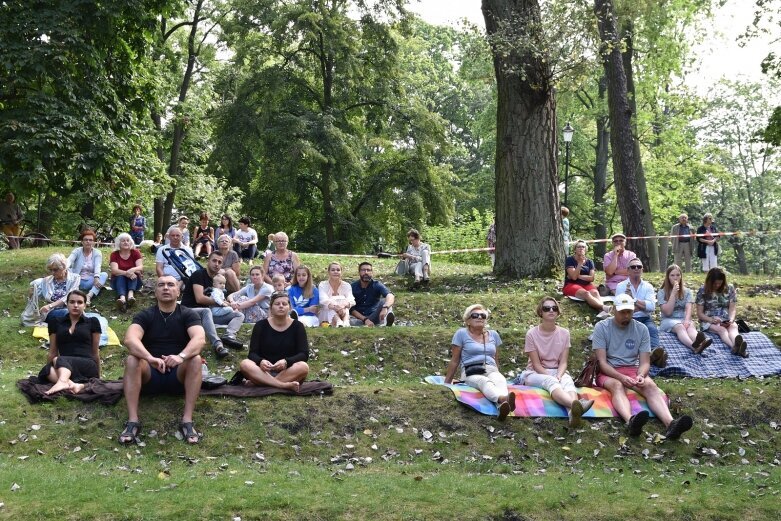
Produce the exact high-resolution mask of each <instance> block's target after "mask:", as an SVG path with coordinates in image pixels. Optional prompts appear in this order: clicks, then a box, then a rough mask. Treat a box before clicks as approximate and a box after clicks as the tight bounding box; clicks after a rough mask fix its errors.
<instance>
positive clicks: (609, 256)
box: [602, 250, 637, 293]
mask: <svg viewBox="0 0 781 521" xmlns="http://www.w3.org/2000/svg"><path fill="white" fill-rule="evenodd" d="M614 255H615V253H613V251H612V250H611V251H609V252H607V253H606V254H605V258H604V259H603V265H602V268H603V269H604V268H605V267H607V266H609V265H610V264H611V263H612V262H613V256H614ZM635 258H637V255H635V252H633V251H629V250H624V253H622V254H621V256H620V257H619V258H618V265H617V266H616V269H617V270H625V269H627V268H628V267H629V261H631V260H632V259H635ZM628 278H629V276H628V275H616V274H615V273H614V274H613V275H608V274H607V273H605V286H607V287H608V288H609V289H610V291H611V292H613V293H615V291H616V286H618V283H619V282H623V281H625V280H626V279H628Z"/></svg>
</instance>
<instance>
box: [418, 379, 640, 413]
mask: <svg viewBox="0 0 781 521" xmlns="http://www.w3.org/2000/svg"><path fill="white" fill-rule="evenodd" d="M425 381H426V383H429V384H433V385H443V386H445V387H449V388H450V390H451V391H453V395H454V396H455V398H456V400H457V401H459V402H461V403H463V404H464V405H466V406H467V407H470V408H472V409H474V410H475V411H477V412H479V413H481V414H485V415H488V416H498V415H499V411H498V409H497V407H496V404H494V403H493V402H490V401H488V400H487V399H486V398H485V397H484V396H483V393H481V392H480V391H478V390H477V389H475V388H474V387H469V386H468V385H464V384H445V378H444V377H442V376H427V377H426V378H425ZM507 387H508V388H509V389H510V390H511V391H513V392H514V393H515V411H513V412H511V413H510V416H524V417H532V418H533V417H537V416H547V417H550V418H566V417H567V409H565V408H564V407H562V406H561V405H559V404H558V403H556V402H555V401H553V399H552V398H551V397H550V394H548V391H546V390H545V389H540V388H539V387H529V386H526V385H512V384H511V385H508V386H507ZM578 392H579V393H580V397H581V398H584V399H587V400H594V406H593V407H592V408H591V410H589V411H588V412H587V413H586V414H584V415H583V417H584V418H613V417H617V416H618V414H616V411H615V409H613V405H612V404H611V402H610V393H608V392H607V391H605V390H604V389H602V388H599V387H597V388H591V387H580V388H579V389H578ZM627 396H628V397H629V402H630V404H631V405H632V414H636V413H638V412H640V411H642V410H646V411H648V412H649V413H650V414H651V416H653V415H654V414H653V413H652V412H651V410H650V409H649V408H648V404H647V403H646V401H645V398H643V397H642V396H641V395H639V394H637V393H635V392H634V391H627Z"/></svg>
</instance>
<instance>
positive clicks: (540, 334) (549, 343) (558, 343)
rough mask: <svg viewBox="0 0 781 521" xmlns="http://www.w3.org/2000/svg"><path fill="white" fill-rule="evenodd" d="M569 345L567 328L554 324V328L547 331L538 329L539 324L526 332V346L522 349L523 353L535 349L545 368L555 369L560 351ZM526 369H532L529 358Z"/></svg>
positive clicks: (557, 365)
mask: <svg viewBox="0 0 781 521" xmlns="http://www.w3.org/2000/svg"><path fill="white" fill-rule="evenodd" d="M569 347H570V341H569V330H567V329H564V328H563V327H559V326H556V329H555V330H553V331H551V332H547V331H543V330H542V329H540V326H534V327H533V328H531V329H530V330H529V331H528V332H527V333H526V346H525V347H524V348H523V351H524V352H525V353H531V352H532V351H537V355H538V356H539V357H540V362H541V363H542V366H543V367H544V368H545V369H557V368H558V367H559V359H560V358H561V355H562V353H563V352H564V350H566V349H569ZM526 369H528V370H530V371H534V366H532V363H531V360H529V364H528V365H527V366H526Z"/></svg>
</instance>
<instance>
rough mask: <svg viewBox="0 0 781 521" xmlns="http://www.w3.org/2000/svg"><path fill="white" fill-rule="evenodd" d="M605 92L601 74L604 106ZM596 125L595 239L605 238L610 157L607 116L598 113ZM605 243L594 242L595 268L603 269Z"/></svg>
mask: <svg viewBox="0 0 781 521" xmlns="http://www.w3.org/2000/svg"><path fill="white" fill-rule="evenodd" d="M606 94H607V77H606V76H602V77H601V78H600V79H599V99H600V104H599V106H600V107H603V106H604V99H605V96H606ZM596 125H597V146H596V147H595V155H596V162H595V164H594V210H593V212H594V213H593V217H594V237H595V238H597V239H606V238H607V226H605V222H606V217H607V215H606V213H605V193H607V163H608V160H609V159H610V128H609V122H608V118H607V116H605V115H602V114H600V115H599V116H597V118H596ZM605 250H606V248H605V243H604V242H598V243H596V244H594V255H593V257H594V259H593V260H594V265H595V266H596V268H597V269H599V270H602V269H604V268H603V266H602V259H603V258H604V257H605Z"/></svg>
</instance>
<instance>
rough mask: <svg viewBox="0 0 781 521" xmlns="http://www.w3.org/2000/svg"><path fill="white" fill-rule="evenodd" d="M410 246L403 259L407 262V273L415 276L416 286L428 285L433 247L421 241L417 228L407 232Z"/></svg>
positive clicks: (402, 255)
mask: <svg viewBox="0 0 781 521" xmlns="http://www.w3.org/2000/svg"><path fill="white" fill-rule="evenodd" d="M407 239H408V240H409V246H407V251H406V252H404V253H402V254H401V257H402V258H403V259H405V260H406V261H407V273H412V274H413V275H415V284H420V282H421V281H422V282H423V284H428V282H429V279H430V278H431V247H430V246H429V245H428V244H426V243H425V242H423V241H421V240H420V232H419V231H417V230H416V229H415V228H412V229H410V231H408V232H407Z"/></svg>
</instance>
